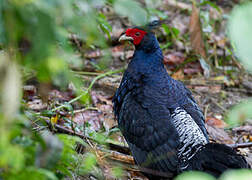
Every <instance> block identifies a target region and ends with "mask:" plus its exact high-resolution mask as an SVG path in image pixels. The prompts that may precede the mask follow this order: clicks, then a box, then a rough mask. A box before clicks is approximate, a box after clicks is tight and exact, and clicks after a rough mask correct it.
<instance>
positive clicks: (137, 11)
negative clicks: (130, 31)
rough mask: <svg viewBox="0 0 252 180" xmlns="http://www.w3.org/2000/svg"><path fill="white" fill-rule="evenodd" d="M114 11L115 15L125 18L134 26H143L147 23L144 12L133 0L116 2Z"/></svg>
mask: <svg viewBox="0 0 252 180" xmlns="http://www.w3.org/2000/svg"><path fill="white" fill-rule="evenodd" d="M114 9H115V11H116V13H118V14H120V15H122V16H127V17H128V18H129V20H130V21H131V22H132V23H133V24H135V25H144V24H146V23H147V13H146V11H145V10H144V9H143V8H142V7H141V6H140V4H139V3H138V2H136V1H134V0H116V2H115V3H114Z"/></svg>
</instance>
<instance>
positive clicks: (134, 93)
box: [113, 23, 249, 179]
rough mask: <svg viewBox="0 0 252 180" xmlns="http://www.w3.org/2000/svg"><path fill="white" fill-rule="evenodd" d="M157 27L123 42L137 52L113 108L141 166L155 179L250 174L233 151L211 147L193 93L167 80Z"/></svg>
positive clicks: (132, 32) (129, 34)
mask: <svg viewBox="0 0 252 180" xmlns="http://www.w3.org/2000/svg"><path fill="white" fill-rule="evenodd" d="M156 24H158V23H156ZM156 24H155V23H154V25H147V26H145V27H133V28H129V29H127V30H126V31H125V32H124V33H123V34H122V35H121V37H120V39H119V41H131V42H132V43H133V44H134V45H135V52H134V55H133V58H132V60H131V61H130V63H129V64H128V68H127V70H126V71H125V73H124V75H123V78H122V81H121V84H120V87H119V88H118V89H117V91H116V93H115V96H114V98H113V103H114V107H113V108H114V113H115V116H116V118H117V120H118V126H119V128H120V130H121V131H122V134H123V136H124V137H125V139H126V141H127V143H128V145H129V147H130V150H131V152H132V155H133V157H134V159H135V162H136V164H138V165H139V166H140V167H141V168H142V170H143V171H144V172H145V174H146V173H147V174H148V177H150V178H151V179H154V177H155V179H157V177H159V178H161V177H168V178H172V177H174V176H176V175H177V174H179V173H180V172H183V171H187V170H199V171H204V172H207V173H210V174H212V175H214V176H216V177H218V176H219V175H220V174H221V173H222V172H223V171H225V170H227V169H235V168H249V165H248V163H247V162H246V160H245V158H244V157H243V156H241V155H239V154H237V153H236V152H235V151H234V150H232V149H231V148H230V147H228V146H226V145H223V144H214V143H209V140H208V135H207V131H206V128H205V120H204V116H203V113H202V111H201V109H200V108H199V106H198V104H197V103H196V101H195V100H194V98H193V96H192V93H191V92H190V90H188V89H187V88H186V87H185V86H184V85H183V83H181V82H179V81H176V80H174V79H172V78H171V77H170V76H169V75H168V74H167V71H166V69H165V67H164V65H163V55H162V51H161V49H160V47H159V43H158V41H157V39H156V37H155V35H154V33H153V32H152V29H153V27H154V26H155V25H156ZM146 169H147V170H146Z"/></svg>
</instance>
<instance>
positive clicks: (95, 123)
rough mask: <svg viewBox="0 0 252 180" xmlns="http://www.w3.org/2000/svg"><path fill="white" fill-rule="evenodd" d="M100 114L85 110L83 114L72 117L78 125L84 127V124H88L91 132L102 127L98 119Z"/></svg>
mask: <svg viewBox="0 0 252 180" xmlns="http://www.w3.org/2000/svg"><path fill="white" fill-rule="evenodd" d="M100 116H101V112H98V111H93V110H87V111H84V112H80V113H76V114H75V115H74V117H73V121H74V122H75V123H77V124H78V125H81V126H84V124H85V122H88V123H89V125H90V127H89V128H90V129H91V130H92V131H98V130H100V129H101V127H102V122H101V119H100Z"/></svg>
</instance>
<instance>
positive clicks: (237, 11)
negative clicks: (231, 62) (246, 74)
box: [228, 2, 252, 71]
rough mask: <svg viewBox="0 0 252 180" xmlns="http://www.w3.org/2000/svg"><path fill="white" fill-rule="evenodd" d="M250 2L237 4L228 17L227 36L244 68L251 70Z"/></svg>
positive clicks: (251, 27)
mask: <svg viewBox="0 0 252 180" xmlns="http://www.w3.org/2000/svg"><path fill="white" fill-rule="evenodd" d="M251 19H252V2H249V3H245V4H243V5H241V6H237V7H236V8H234V10H233V11H232V13H231V16H230V18H229V24H228V30H229V38H230V39H231V41H232V43H233V44H234V48H235V52H236V53H237V55H238V57H239V59H240V60H241V61H242V63H243V64H244V66H245V68H246V69H247V70H249V71H252V60H251V59H252V51H251V42H252V33H251V29H252V21H251Z"/></svg>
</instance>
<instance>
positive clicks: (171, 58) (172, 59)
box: [164, 52, 185, 65]
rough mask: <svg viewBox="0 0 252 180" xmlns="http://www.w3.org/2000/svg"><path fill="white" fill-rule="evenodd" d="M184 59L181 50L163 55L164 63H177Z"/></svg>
mask: <svg viewBox="0 0 252 180" xmlns="http://www.w3.org/2000/svg"><path fill="white" fill-rule="evenodd" d="M184 61H185V56H184V54H183V53H181V52H174V53H171V54H168V55H165V56H164V64H168V65H178V64H181V63H183V62H184Z"/></svg>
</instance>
